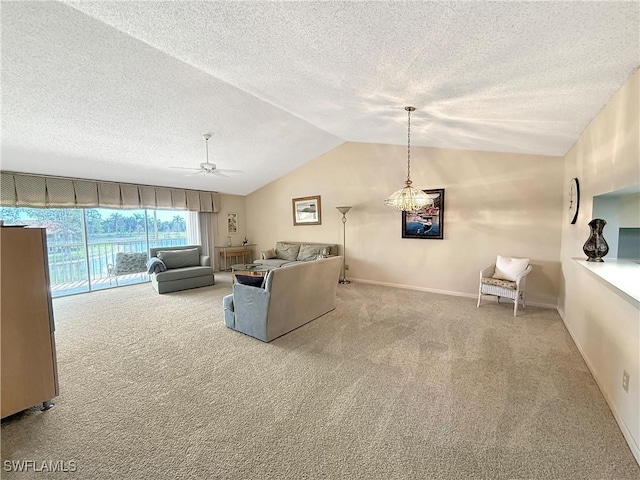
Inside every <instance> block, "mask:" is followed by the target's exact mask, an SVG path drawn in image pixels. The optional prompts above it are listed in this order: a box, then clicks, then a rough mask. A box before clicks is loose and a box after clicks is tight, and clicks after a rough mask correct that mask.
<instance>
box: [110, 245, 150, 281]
mask: <svg viewBox="0 0 640 480" xmlns="http://www.w3.org/2000/svg"><path fill="white" fill-rule="evenodd" d="M146 272H147V254H146V253H144V252H118V253H116V260H115V265H114V264H111V263H109V264H108V265H107V275H108V277H109V284H111V282H112V280H113V281H115V282H116V285H118V275H130V274H134V273H139V274H141V275H144V274H145V273H146Z"/></svg>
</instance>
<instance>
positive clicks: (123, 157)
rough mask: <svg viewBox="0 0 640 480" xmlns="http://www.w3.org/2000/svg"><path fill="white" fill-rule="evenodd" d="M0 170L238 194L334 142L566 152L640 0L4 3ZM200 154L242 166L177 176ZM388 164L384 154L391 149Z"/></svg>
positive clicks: (600, 90)
mask: <svg viewBox="0 0 640 480" xmlns="http://www.w3.org/2000/svg"><path fill="white" fill-rule="evenodd" d="M0 15H1V17H2V25H1V26H2V66H1V68H2V169H3V170H11V171H18V172H27V173H40V174H50V175H61V176H68V177H77V178H91V179H102V180H112V181H122V182H132V183H143V184H151V185H161V186H174V187H183V188H194V189H201V190H213V191H220V192H224V193H233V194H239V195H246V194H248V193H250V192H252V191H254V190H256V189H258V188H260V187H261V186H263V185H265V184H267V183H269V182H271V181H273V180H275V179H276V178H278V177H280V176H282V175H285V174H286V173H288V172H290V171H292V170H293V169H295V168H297V167H299V166H300V165H302V164H304V163H305V162H308V161H310V160H312V159H314V158H317V157H318V156H320V155H322V154H323V153H325V152H328V151H329V150H331V149H333V148H335V147H337V146H339V145H340V144H342V143H343V142H347V141H349V142H376V143H389V144H398V145H404V144H406V112H405V111H404V109H403V107H404V106H405V105H414V106H415V107H417V111H416V112H415V113H414V115H413V116H412V145H414V146H432V147H441V148H452V149H466V150H488V151H499V152H516V153H517V152H522V153H534V154H543V155H563V154H565V153H566V152H567V150H568V149H569V148H570V147H571V146H572V145H573V143H574V142H575V141H576V140H577V138H578V136H579V135H580V133H581V132H582V131H583V130H584V128H585V127H586V126H587V125H588V124H589V122H590V121H591V120H592V119H593V118H594V117H595V115H596V114H597V113H598V112H599V111H600V110H601V109H602V108H603V107H604V106H605V105H606V104H607V102H608V101H609V100H610V98H611V96H612V95H613V94H614V93H615V92H616V91H617V90H618V89H619V88H620V87H621V86H622V85H623V84H624V82H625V81H626V80H627V78H628V77H629V75H630V74H631V73H632V72H633V71H634V70H635V69H636V68H637V67H638V65H639V63H640V40H639V32H640V20H639V19H640V3H639V2H637V1H629V2H615V1H608V2H564V1H551V2H512V1H508V2H448V1H447V2H438V1H431V2H337V1H336V2H333V1H332V2H293V3H284V2H266V1H264V2H263V1H254V2H209V1H180V2H148V1H144V2H115V1H91V2H75V1H67V2H8V1H2V4H1V10H0ZM204 133H211V134H212V138H211V140H210V142H209V144H210V149H209V159H210V161H211V162H213V163H215V164H217V166H218V168H222V169H237V170H242V171H243V173H238V174H229V178H221V177H217V176H214V175H203V174H202V175H201V174H197V175H186V173H189V172H188V171H186V170H176V169H172V168H171V167H178V166H182V167H197V166H198V164H199V163H200V162H203V161H204V160H205V144H204V140H203V139H202V135H203V134H204ZM390 161H391V160H390Z"/></svg>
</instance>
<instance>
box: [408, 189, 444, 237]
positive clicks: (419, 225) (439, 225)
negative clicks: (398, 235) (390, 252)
mask: <svg viewBox="0 0 640 480" xmlns="http://www.w3.org/2000/svg"><path fill="white" fill-rule="evenodd" d="M423 192H424V193H426V194H427V195H428V196H429V197H430V198H431V199H432V200H433V205H428V206H426V207H424V208H421V209H420V210H416V211H414V212H402V238H421V239H432V240H442V239H443V238H444V235H443V234H444V188H436V189H433V190H423Z"/></svg>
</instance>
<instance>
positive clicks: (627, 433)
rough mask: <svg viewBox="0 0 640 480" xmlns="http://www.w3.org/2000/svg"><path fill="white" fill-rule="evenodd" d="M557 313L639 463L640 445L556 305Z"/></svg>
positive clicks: (639, 463) (562, 312)
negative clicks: (639, 445)
mask: <svg viewBox="0 0 640 480" xmlns="http://www.w3.org/2000/svg"><path fill="white" fill-rule="evenodd" d="M558 315H560V318H561V319H562V323H564V326H565V328H566V329H567V331H568V332H569V335H571V339H572V340H573V343H574V344H575V346H576V347H577V348H578V351H579V352H580V355H582V359H583V360H584V363H585V364H586V365H587V368H588V369H589V372H591V376H592V377H593V379H594V380H595V381H596V385H598V388H599V389H600V392H602V396H603V397H604V399H605V400H606V401H607V405H609V410H611V413H613V418H615V419H616V422H617V423H618V427H619V428H620V431H621V432H622V435H623V436H624V438H625V440H626V441H627V444H628V445H629V449H630V450H631V453H632V454H633V456H634V457H635V459H636V462H637V463H638V465H640V447H638V444H637V443H636V441H635V439H634V438H633V435H631V432H630V431H629V428H628V427H627V424H626V423H624V420H623V419H622V416H621V415H620V414H619V413H618V411H617V410H616V407H615V405H614V403H613V401H612V400H611V397H610V396H609V394H608V393H607V391H606V390H605V389H604V388H602V384H601V383H600V380H598V377H597V376H596V374H595V370H594V369H593V367H592V366H591V363H589V359H588V358H587V356H586V355H585V354H584V351H583V350H582V346H581V345H580V344H579V343H578V342H577V341H576V337H575V335H574V334H573V332H572V331H571V328H569V325H567V322H566V321H565V319H564V311H562V310H561V309H560V308H559V307H558Z"/></svg>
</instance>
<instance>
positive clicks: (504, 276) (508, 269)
mask: <svg viewBox="0 0 640 480" xmlns="http://www.w3.org/2000/svg"><path fill="white" fill-rule="evenodd" d="M528 266H529V259H528V258H510V257H501V256H500V255H498V258H497V259H496V270H495V272H493V278H499V279H501V280H509V281H511V282H515V281H516V278H518V275H520V274H521V273H522V272H524V271H525V270H526V269H527V267H528Z"/></svg>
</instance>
